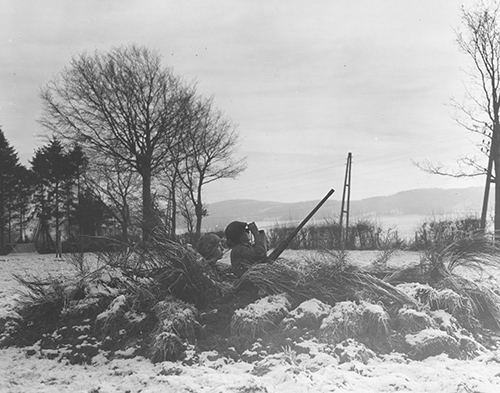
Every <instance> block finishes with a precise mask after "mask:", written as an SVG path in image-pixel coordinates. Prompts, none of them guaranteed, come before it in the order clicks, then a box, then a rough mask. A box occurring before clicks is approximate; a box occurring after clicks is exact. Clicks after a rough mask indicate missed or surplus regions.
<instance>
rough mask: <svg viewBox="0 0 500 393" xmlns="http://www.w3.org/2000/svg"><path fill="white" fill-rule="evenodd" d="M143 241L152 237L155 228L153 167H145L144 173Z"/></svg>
mask: <svg viewBox="0 0 500 393" xmlns="http://www.w3.org/2000/svg"><path fill="white" fill-rule="evenodd" d="M141 175H142V241H143V242H147V241H148V240H149V239H150V238H151V233H152V232H153V228H154V212H153V200H152V198H151V169H150V168H145V169H144V170H143V171H142V173H141Z"/></svg>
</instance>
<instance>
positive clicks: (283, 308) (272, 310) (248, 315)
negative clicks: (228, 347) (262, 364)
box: [231, 294, 290, 339]
mask: <svg viewBox="0 0 500 393" xmlns="http://www.w3.org/2000/svg"><path fill="white" fill-rule="evenodd" d="M289 309H290V302H289V301H288V299H287V297H286V296H285V295H284V294H279V295H271V296H267V297H264V298H262V299H259V300H257V301H256V302H254V303H251V304H249V305H248V306H246V307H245V308H242V309H239V310H236V311H235V312H234V315H233V317H232V318H231V334H232V335H235V336H240V337H247V338H249V339H254V338H256V337H259V336H262V335H266V334H268V333H269V332H270V331H272V330H273V329H275V328H276V327H277V326H278V324H279V323H280V322H281V321H282V320H283V318H284V317H285V316H286V315H287V313H288V310H289Z"/></svg>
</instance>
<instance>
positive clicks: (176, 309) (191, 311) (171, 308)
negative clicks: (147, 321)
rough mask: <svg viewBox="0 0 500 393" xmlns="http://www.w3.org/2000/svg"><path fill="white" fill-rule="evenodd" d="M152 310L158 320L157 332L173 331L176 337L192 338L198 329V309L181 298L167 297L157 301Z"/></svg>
mask: <svg viewBox="0 0 500 393" xmlns="http://www.w3.org/2000/svg"><path fill="white" fill-rule="evenodd" d="M153 311H154V312H155V314H156V317H157V319H158V321H159V325H158V330H157V331H158V333H159V332H171V333H175V334H176V335H177V336H178V337H180V338H182V339H187V340H194V339H195V337H196V332H197V331H198V329H199V323H198V320H197V319H198V311H197V310H196V308H195V307H194V306H192V305H191V304H188V303H186V302H183V301H182V300H178V299H175V298H173V297H169V298H167V299H165V300H163V301H161V302H158V303H157V304H156V305H155V306H154V307H153Z"/></svg>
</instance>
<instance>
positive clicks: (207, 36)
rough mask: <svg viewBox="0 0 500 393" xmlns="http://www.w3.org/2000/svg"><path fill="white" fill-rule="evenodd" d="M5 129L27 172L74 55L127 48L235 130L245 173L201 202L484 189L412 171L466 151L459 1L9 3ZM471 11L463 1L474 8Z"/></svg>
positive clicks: (1, 66)
mask: <svg viewBox="0 0 500 393" xmlns="http://www.w3.org/2000/svg"><path fill="white" fill-rule="evenodd" d="M0 4H1V8H0V13H1V21H2V22H1V23H0V37H1V48H0V51H1V57H0V125H2V129H3V131H4V132H5V134H6V136H7V138H8V140H10V141H11V143H12V144H13V145H14V147H15V148H16V149H17V150H18V152H19V153H20V156H21V159H22V161H23V162H24V163H27V162H28V160H29V159H30V157H31V155H32V154H33V150H34V149H35V148H36V147H37V146H40V145H41V144H42V143H43V140H41V139H40V138H39V137H38V135H41V134H44V132H45V131H44V130H43V129H42V127H41V126H40V125H39V124H38V123H37V119H39V117H40V110H41V101H40V97H39V92H40V88H41V87H42V86H43V85H44V84H45V83H47V82H48V81H49V80H50V79H52V78H53V77H54V76H55V75H57V73H58V72H60V71H61V70H62V69H63V67H65V66H66V65H67V64H68V63H69V60H70V59H71V57H72V56H74V55H76V54H78V53H81V52H82V51H89V52H93V51H94V50H107V49H109V48H112V47H113V46H118V45H124V44H129V43H135V44H139V45H145V46H148V47H150V48H152V49H155V50H157V51H158V52H159V53H160V54H161V55H162V56H163V60H164V64H165V65H166V66H169V67H172V68H173V70H174V72H175V73H176V74H178V75H181V76H182V77H183V78H185V79H186V80H187V81H196V82H197V84H198V90H199V92H200V93H202V94H204V95H207V96H213V97H214V99H215V102H216V104H217V106H218V107H219V108H220V109H221V110H223V111H224V112H225V113H226V115H227V117H228V118H230V119H231V120H232V121H233V122H234V123H235V124H236V126H237V130H238V132H239V134H240V143H239V149H238V155H239V156H240V157H243V156H246V157H247V164H248V168H247V170H246V171H245V172H244V173H243V174H242V175H240V176H239V177H238V178H237V179H236V180H230V181H222V182H219V183H214V184H213V185H210V187H209V188H207V190H206V200H207V201H208V202H215V201H219V200H224V199H236V198H251V199H259V200H275V201H301V200H311V199H320V198H321V197H322V196H323V195H324V194H325V193H326V192H327V191H328V189H329V188H330V187H333V188H335V189H336V190H337V195H336V197H337V199H338V198H340V196H341V193H342V184H343V177H344V165H345V160H346V155H347V153H348V152H349V151H351V152H352V154H353V169H352V176H353V177H352V198H353V199H360V198H365V197H369V196H375V195H387V194H391V193H394V192H397V191H402V190H407V189H413V188H422V187H445V188H449V187H466V186H470V185H482V184H483V179H482V178H475V179H469V180H463V179H461V180H456V179H451V178H443V177H438V176H432V175H428V174H425V173H423V172H421V171H420V170H419V169H417V168H416V167H415V166H414V165H413V163H412V162H413V161H421V160H424V159H431V160H433V161H441V162H443V163H445V164H449V165H453V163H454V161H455V160H456V159H457V158H459V157H460V156H463V155H465V154H466V153H467V152H470V151H471V150H473V149H474V147H473V145H474V140H472V139H471V138H472V136H471V135H469V134H467V133H466V132H465V130H463V129H462V128H460V127H459V126H458V125H457V124H456V122H455V121H454V120H453V119H454V110H453V108H452V107H451V106H450V99H451V98H456V99H459V100H461V99H462V97H463V94H464V87H463V83H464V81H467V77H466V75H465V74H464V69H466V68H467V64H468V63H467V58H466V57H465V56H464V55H463V54H461V53H460V52H459V50H458V47H457V44H456V41H455V33H454V31H455V30H456V29H457V28H458V27H459V25H460V6H461V4H462V2H454V1H450V0H413V1H409V0H406V1H405V0H393V1H392V0H391V1H389V0H383V1H382V0H379V1H375V0H365V1H360V0H358V1H351V0H345V1H341V0H336V1H330V0H328V1H314V2H311V1H290V0H287V1H285V0H282V1H269V0H262V1H235V0H228V1H206V0H205V1H203V0H200V1H165V0H158V1H145V0H141V1H132V0H128V1H124V0H120V1H109V0H108V1H105V0H97V1H89V0H86V1H83V0H82V1H67V0H60V1H48V0H44V1H20V0H12V1H4V0H0ZM469 4H470V2H465V5H466V6H467V5H469Z"/></svg>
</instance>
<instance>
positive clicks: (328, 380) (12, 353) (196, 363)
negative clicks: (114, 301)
mask: <svg viewBox="0 0 500 393" xmlns="http://www.w3.org/2000/svg"><path fill="white" fill-rule="evenodd" d="M376 254H377V253H376V252H351V253H350V254H349V258H350V260H351V261H352V262H353V263H355V264H358V265H365V264H367V263H368V262H370V261H372V260H373V259H374V258H375V257H376ZM284 256H285V257H287V258H288V259H294V258H296V257H299V256H303V255H300V253H297V252H287V253H285V255H284ZM225 260H227V257H226V258H225ZM418 260H419V254H417V253H406V252H399V253H397V254H395V255H394V256H393V257H392V259H391V260H390V264H393V265H401V264H411V263H415V262H417V261H418ZM71 269H72V267H71V266H70V265H69V264H68V263H67V262H65V261H61V260H57V261H56V260H55V259H54V256H53V255H46V256H41V255H30V254H24V255H23V254H18V255H12V256H8V257H1V258H0V315H1V314H2V313H7V312H9V310H10V308H11V305H12V302H13V301H14V300H15V298H16V297H17V296H19V293H18V289H19V288H18V286H17V283H16V281H15V280H13V278H12V274H13V273H18V274H19V273H23V272H27V273H31V274H33V273H37V272H40V273H41V272H44V274H49V273H50V274H53V275H56V274H59V273H68V274H69V273H70V272H71ZM302 345H303V347H304V351H303V353H297V352H295V351H292V350H290V349H289V348H283V352H281V353H277V354H272V355H268V356H265V357H261V358H259V359H258V360H252V356H251V355H252V354H249V356H248V360H246V361H243V360H241V361H237V362H235V361H233V360H231V359H229V358H225V357H220V356H217V354H216V353H214V352H213V351H208V352H203V353H201V354H196V355H194V354H193V356H189V354H188V358H187V359H185V360H184V361H183V362H162V363H158V364H155V365H153V364H152V363H151V362H150V361H149V360H147V359H144V358H142V357H133V358H127V354H123V359H115V360H112V361H108V360H107V359H105V358H104V357H102V356H99V355H98V356H96V357H95V358H94V359H93V364H92V365H87V366H82V365H69V364H62V363H58V362H57V361H55V360H48V359H41V358H39V357H37V356H36V354H35V355H34V356H29V357H28V356H26V352H25V350H24V349H22V348H8V349H2V350H0V392H94V393H96V392H101V393H104V392H224V393H225V392H242V393H243V392H246V393H249V392H287V393H295V392H297V393H298V392H334V391H335V392H388V391H412V392H436V391H440V392H464V393H466V392H497V391H499V389H500V351H499V350H496V351H485V352H484V353H483V354H481V355H480V356H479V357H477V358H475V359H473V360H467V361H464V360H455V359H450V358H448V357H447V356H446V355H439V356H434V357H430V358H427V359H426V360H424V361H412V360H407V359H405V358H403V357H402V356H400V355H395V354H389V355H384V356H378V357H375V358H373V359H370V360H368V362H367V363H366V364H364V363H362V362H359V361H349V362H345V363H342V364H339V361H338V359H337V358H336V357H335V356H333V354H331V353H328V351H324V350H323V348H322V347H321V345H320V344H318V343H317V342H316V341H315V340H314V339H311V340H309V341H307V342H305V343H303V344H302Z"/></svg>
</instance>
